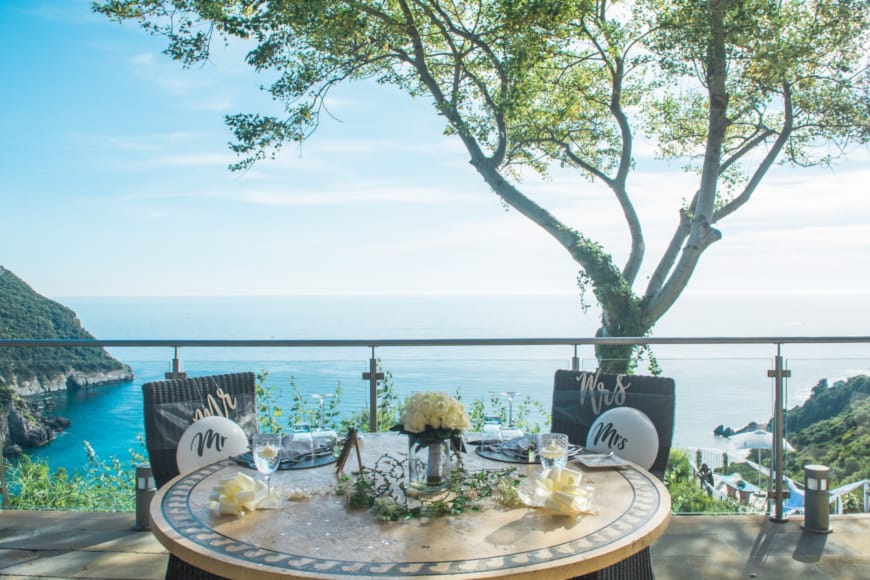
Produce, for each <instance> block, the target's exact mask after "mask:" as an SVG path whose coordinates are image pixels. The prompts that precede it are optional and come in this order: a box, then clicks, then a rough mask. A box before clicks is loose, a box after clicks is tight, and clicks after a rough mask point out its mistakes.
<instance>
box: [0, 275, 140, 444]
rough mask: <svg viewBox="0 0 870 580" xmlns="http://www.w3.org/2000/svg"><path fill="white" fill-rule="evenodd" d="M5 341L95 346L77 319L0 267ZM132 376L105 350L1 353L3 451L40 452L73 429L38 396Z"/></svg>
mask: <svg viewBox="0 0 870 580" xmlns="http://www.w3.org/2000/svg"><path fill="white" fill-rule="evenodd" d="M0 339H19V340H49V339H72V340H93V339H94V336H93V335H91V334H90V333H89V332H87V331H86V330H85V329H84V328H83V327H82V325H81V323H80V322H79V320H78V317H77V316H76V314H75V313H74V312H73V311H72V310H70V309H69V308H67V307H66V306H63V305H62V304H60V303H58V302H55V301H53V300H49V299H48V298H45V297H44V296H41V295H40V294H38V293H37V292H35V291H34V290H33V289H32V288H30V286H28V285H27V284H26V283H24V282H23V281H22V280H21V279H19V278H18V277H17V276H15V275H14V274H13V273H12V272H10V271H9V270H7V269H5V268H3V267H2V266H0ZM132 379H133V371H132V370H131V369H130V367H128V366H127V365H124V364H122V363H121V362H120V361H118V360H116V359H114V358H113V357H112V356H111V355H109V354H108V353H107V352H106V351H105V349H102V348H90V347H88V348H75V347H41V346H40V347H5V348H3V347H0V447H2V449H3V451H4V453H15V452H20V450H21V448H29V447H39V446H41V445H45V444H46V443H48V442H49V441H51V440H52V439H53V438H54V436H55V434H56V433H57V432H58V431H60V430H62V429H64V428H65V427H67V426H69V423H68V421H66V420H65V419H63V418H60V417H53V416H51V410H50V409H46V408H45V407H44V405H43V404H42V403H41V402H40V401H38V400H34V399H33V397H34V396H36V395H44V394H46V393H51V392H56V391H66V390H71V389H87V388H93V387H99V386H103V385H109V384H114V383H120V382H125V381H130V380H132Z"/></svg>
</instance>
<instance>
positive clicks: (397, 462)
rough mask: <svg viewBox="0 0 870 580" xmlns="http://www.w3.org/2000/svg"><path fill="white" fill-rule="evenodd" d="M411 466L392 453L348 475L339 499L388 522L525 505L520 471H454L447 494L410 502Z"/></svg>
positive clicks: (459, 469) (413, 499) (463, 469)
mask: <svg viewBox="0 0 870 580" xmlns="http://www.w3.org/2000/svg"><path fill="white" fill-rule="evenodd" d="M406 467H407V461H406V460H403V459H400V458H398V457H395V456H393V455H391V454H389V453H387V454H384V455H382V456H381V457H379V458H378V460H377V461H376V462H375V465H374V466H373V467H371V468H368V467H363V468H362V469H361V471H357V472H354V473H353V474H352V475H350V476H347V475H346V476H343V477H342V478H341V480H340V481H339V482H338V484H337V486H336V494H337V495H346V496H347V498H348V506H349V507H350V508H352V509H366V510H369V511H371V512H372V513H374V514H375V515H376V516H377V518H378V519H380V520H384V521H392V522H396V521H400V520H408V519H413V518H432V517H439V516H446V515H458V514H463V513H466V512H470V511H478V510H480V509H481V504H482V503H483V502H484V501H485V500H491V501H492V502H494V503H495V504H496V505H498V506H501V507H504V508H515V507H520V506H521V505H523V503H522V501H521V499H520V496H519V487H520V483H521V478H522V477H524V476H522V475H520V474H519V473H517V469H516V468H515V467H511V468H505V469H486V470H480V471H473V472H472V471H468V470H466V469H465V468H463V467H459V468H457V469H454V470H453V472H452V473H451V476H450V487H449V488H448V490H447V491H446V492H444V493H442V494H439V495H437V496H433V497H432V498H420V497H410V496H409V495H408V494H407V493H406V491H407V483H406V482H407V473H406Z"/></svg>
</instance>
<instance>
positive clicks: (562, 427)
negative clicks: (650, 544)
mask: <svg viewBox="0 0 870 580" xmlns="http://www.w3.org/2000/svg"><path fill="white" fill-rule="evenodd" d="M581 374H585V375H586V378H588V375H589V373H580V372H577V371H568V370H558V371H556V376H555V380H554V386H553V409H552V411H553V418H552V428H551V430H552V431H553V432H556V433H567V434H568V439H569V440H570V441H571V442H572V443H575V444H578V445H585V444H586V436H587V435H588V433H589V427H590V426H591V425H592V423H593V421H594V420H595V417H596V414H595V412H594V411H593V409H592V405H591V403H590V402H591V397H592V396H595V395H596V394H595V393H594V391H586V392H585V393H583V392H582V389H581V386H580V385H581V382H580V380H578V379H580V378H581V377H580V375H581ZM616 382H617V381H616V375H608V374H603V373H602V374H598V375H597V381H596V385H597V384H599V383H600V384H603V385H604V387H605V389H607V390H608V391H609V392H610V393H613V390H614V387H615V385H616ZM629 382H630V383H631V386H630V387H629V388H628V389H626V391H625V401H624V403H623V404H624V405H625V406H627V407H633V408H635V409H639V410H640V411H643V412H644V413H646V415H647V416H648V417H649V418H650V420H651V421H652V422H653V424H654V425H655V428H656V431H657V433H658V437H659V450H658V454H657V455H656V459H655V461H654V462H653V465H652V467H650V470H649V471H650V473H652V474H653V475H655V476H656V477H658V478H659V479H662V480H664V476H665V469H666V468H667V466H668V455H669V454H670V451H671V441H672V440H673V435H674V408H675V393H674V381H673V379H669V378H663V377H644V376H637V375H632V376H630V377H629ZM597 396H599V397H602V394H601V393H598V395H597ZM614 398H615V397H612V396H611V397H609V398H607V397H602V399H601V400H600V401H602V404H601V405H600V406H599V407H598V411H599V413H602V412H604V411H606V410H607V409H609V408H610V407H607V406H605V404H603V401H604V400H608V399H609V400H613V399H614ZM582 578H583V580H617V579H620V580H654V578H655V574H654V572H653V567H652V558H651V557H650V550H649V548H645V549H643V550H641V551H640V552H638V553H637V554H635V555H634V556H631V557H629V558H626V559H625V560H623V561H621V562H618V563H616V564H614V565H612V566H610V567H608V568H605V569H603V570H599V571H598V572H595V573H592V574H587V575H586V576H582Z"/></svg>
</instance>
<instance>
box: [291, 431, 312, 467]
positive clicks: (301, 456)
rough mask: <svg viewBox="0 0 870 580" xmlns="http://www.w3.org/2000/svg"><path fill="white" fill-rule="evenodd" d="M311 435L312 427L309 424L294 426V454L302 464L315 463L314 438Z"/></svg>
mask: <svg viewBox="0 0 870 580" xmlns="http://www.w3.org/2000/svg"><path fill="white" fill-rule="evenodd" d="M311 435H312V434H311V425H309V424H308V423H295V424H294V425H293V453H294V455H296V458H297V460H298V463H300V464H304V463H307V462H309V461H313V453H314V438H313V437H312V436H311Z"/></svg>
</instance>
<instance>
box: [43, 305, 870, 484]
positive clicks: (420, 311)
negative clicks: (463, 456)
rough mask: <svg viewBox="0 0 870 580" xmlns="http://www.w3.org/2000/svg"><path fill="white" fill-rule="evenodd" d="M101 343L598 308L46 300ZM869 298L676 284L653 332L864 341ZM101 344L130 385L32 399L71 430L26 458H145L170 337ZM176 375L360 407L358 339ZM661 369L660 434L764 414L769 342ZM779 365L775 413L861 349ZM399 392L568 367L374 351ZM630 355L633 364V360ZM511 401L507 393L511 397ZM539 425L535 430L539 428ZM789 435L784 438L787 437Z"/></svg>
mask: <svg viewBox="0 0 870 580" xmlns="http://www.w3.org/2000/svg"><path fill="white" fill-rule="evenodd" d="M55 300H57V301H58V302H60V303H62V304H64V305H66V306H68V307H69V308H71V309H72V310H74V311H75V312H76V313H77V315H78V317H79V319H80V321H81V323H82V325H83V326H84V327H85V329H87V330H88V331H89V332H90V333H91V334H93V335H94V336H96V337H97V338H100V339H237V340H245V339H372V340H381V339H405V338H408V339H443V338H585V337H591V336H594V334H595V330H596V328H597V313H596V312H595V311H594V310H591V311H584V309H583V308H582V307H581V302H580V299H579V297H578V296H572V295H431V296H429V295H418V296H409V295H400V296H370V295H366V296H354V295H335V296H261V297H250V296H249V297H66V298H64V297H59V298H55ZM868 329H870V309H868V308H867V307H866V297H865V296H863V295H859V294H836V295H826V294H783V295H775V294H767V295H726V294H721V295H716V294H698V295H691V294H686V295H684V296H682V297H681V298H680V300H679V301H678V303H677V305H675V306H674V308H672V309H671V311H669V312H668V313H667V314H666V315H665V317H664V318H663V319H662V320H661V321H660V322H659V324H658V325H657V327H656V328H655V329H654V333H653V336H655V337H659V338H665V337H670V338H698V337H776V336H785V337H819V336H850V337H857V336H867V335H868V334H870V333H868ZM108 350H109V352H110V353H111V354H112V355H113V356H115V357H116V358H118V359H119V360H120V361H122V362H124V363H126V364H128V365H129V366H130V367H131V368H132V369H133V372H134V373H135V379H134V380H133V381H131V382H127V383H122V384H117V385H112V386H106V387H100V388H94V389H91V390H86V391H76V392H69V393H66V392H63V393H57V394H53V395H51V396H48V397H46V399H45V403H46V407H47V408H49V409H51V410H52V411H53V413H54V414H56V415H59V416H63V417H66V418H68V419H70V420H71V422H72V424H71V426H70V427H69V428H68V429H67V430H65V431H64V432H62V433H61V434H59V435H58V436H57V438H56V439H55V440H54V441H53V442H51V443H50V444H48V445H46V446H45V447H43V448H40V449H38V450H34V451H32V452H31V455H32V456H33V457H36V458H42V459H45V460H47V461H48V462H49V464H50V466H51V467H52V469H56V468H59V467H64V468H66V469H68V470H72V469H76V468H81V466H82V465H83V464H84V463H85V461H86V457H87V456H86V453H85V442H87V444H88V445H90V447H91V448H93V450H94V451H95V452H96V454H97V456H98V457H99V458H100V459H102V460H109V459H111V458H113V457H114V458H118V459H120V460H121V461H122V462H127V461H129V460H131V459H132V457H133V455H131V454H132V453H140V454H143V455H144V454H145V449H144V445H143V443H142V438H143V436H144V426H143V418H142V393H141V386H142V384H143V383H145V382H147V381H152V380H160V379H162V378H163V377H164V373H166V372H167V371H169V370H171V361H172V358H173V357H174V354H175V353H174V352H173V350H172V349H171V348H167V347H159V348H156V347H155V348H142V347H119V348H110V349H108ZM178 354H179V358H180V359H181V361H182V365H183V370H184V371H186V372H187V373H188V374H190V375H208V374H215V373H225V372H239V371H254V372H257V373H259V372H266V373H268V374H267V378H266V385H268V386H270V387H273V388H274V391H275V393H276V396H277V397H278V398H279V401H280V402H281V405H282V406H284V407H285V408H287V409H289V408H290V406H291V405H292V400H291V381H292V383H293V384H295V385H296V386H297V388H298V389H299V391H300V392H301V393H302V394H303V395H304V397H305V400H306V401H307V402H308V403H309V404H310V405H311V406H312V408H313V407H314V406H315V405H316V403H315V399H314V398H313V397H311V395H315V394H319V393H330V392H333V391H335V389H336V387H339V386H340V388H341V396H340V399H339V400H340V404H339V411H340V412H341V413H342V414H350V413H353V412H354V411H357V410H360V409H364V408H367V406H368V381H366V380H363V377H362V374H363V373H364V372H366V371H367V370H368V367H369V358H370V357H371V356H372V352H371V349H369V348H307V347H306V348H260V347H257V348H226V347H221V348H211V349H208V348H183V349H181V350H180V351H179V353H178ZM653 354H654V355H655V357H656V359H657V361H658V365H659V366H660V367H661V371H662V372H661V374H662V375H663V376H669V377H673V378H674V380H675V383H676V391H677V405H676V419H675V433H674V441H673V445H674V446H676V447H681V448H695V447H703V448H708V447H723V446H725V444H726V443H727V442H724V441H723V440H722V438H718V437H715V436H714V435H713V430H714V429H715V428H716V427H717V426H719V425H723V426H726V427H732V428H734V429H737V428H739V427H742V426H743V425H745V424H747V423H748V422H750V421H758V422H767V421H768V419H769V418H770V417H771V416H772V414H773V388H772V387H773V380H772V379H771V378H769V377H768V374H767V373H768V371H769V370H771V369H773V365H774V363H773V359H774V356H775V355H776V354H777V347H776V346H775V345H774V344H767V343H765V344H752V345H743V346H722V345H667V346H657V347H654V348H653ZM781 354H782V355H783V356H784V357H785V360H786V365H787V367H788V368H789V370H790V371H791V373H792V375H791V377H790V378H789V379H788V382H787V393H786V396H787V405H786V406H787V408H791V407H793V406H795V405H798V404H800V403H801V402H802V401H803V400H805V399H806V397H807V396H808V395H809V393H810V390H811V389H812V388H813V386H815V385H816V384H817V383H818V382H819V381H820V380H823V379H826V380H828V381H830V382H832V383H833V382H835V381H837V380H840V379H844V378H847V377H849V376H853V375H856V374H867V373H868V372H870V370H868V369H870V345H868V344H867V343H863V344H851V345H841V344H800V345H784V346H783V347H782V350H781ZM374 355H375V357H376V358H378V360H379V361H380V365H381V367H382V369H383V370H384V371H386V372H388V373H389V374H390V376H391V379H392V382H393V388H394V390H395V391H396V393H397V394H398V395H399V396H407V395H409V394H411V393H413V392H416V391H421V390H442V391H447V392H449V393H451V394H456V393H459V394H460V396H461V398H462V400H463V401H465V402H466V403H467V402H469V401H471V400H474V399H479V398H482V399H484V400H487V401H488V400H491V398H492V397H496V398H499V400H506V399H502V398H501V397H502V395H501V393H505V392H515V393H519V395H518V399H516V400H515V401H519V400H522V399H524V398H525V397H529V398H531V399H532V400H534V401H537V402H539V403H540V404H541V406H542V407H543V408H545V409H549V408H550V406H551V403H552V397H551V393H552V388H553V374H554V372H555V371H556V370H557V369H565V368H570V367H571V357H572V356H573V355H574V348H573V347H571V346H555V347H549V346H548V347H524V346H520V347H516V346H510V347H464V348H459V347H449V348H447V347H428V348H406V347H380V348H378V349H377V350H376V351H375V353H374ZM577 355H578V356H579V358H580V365H581V368H582V369H583V370H594V369H595V367H596V363H595V357H594V353H593V350H592V348H591V347H589V346H581V347H580V348H579V349H578V350H577ZM646 370H647V369H645V367H643V366H641V368H640V369H639V372H640V373H641V374H642V373H644V372H645V371H646ZM515 404H517V403H515ZM542 428H544V429H545V430H546V429H547V428H548V425H546V424H544V425H542ZM786 435H787V434H786Z"/></svg>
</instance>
